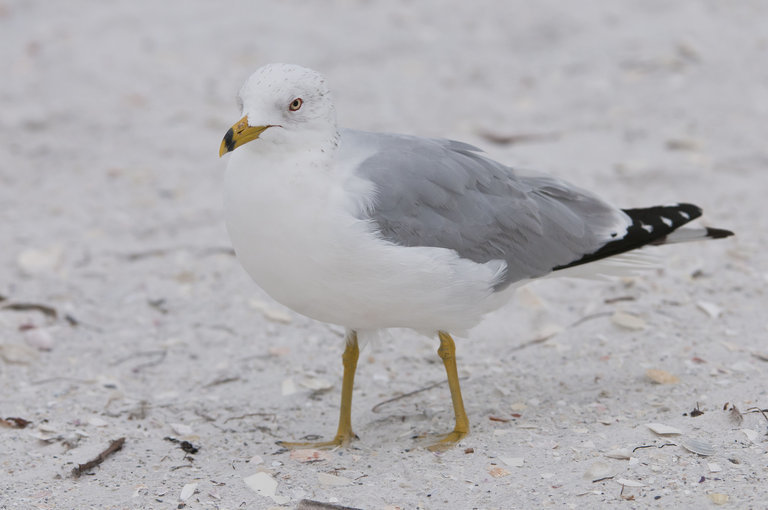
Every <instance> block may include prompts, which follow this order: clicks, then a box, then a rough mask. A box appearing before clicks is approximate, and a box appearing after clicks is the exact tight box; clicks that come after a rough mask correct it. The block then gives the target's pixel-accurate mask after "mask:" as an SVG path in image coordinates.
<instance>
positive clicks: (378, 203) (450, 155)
mask: <svg viewBox="0 0 768 510" xmlns="http://www.w3.org/2000/svg"><path fill="white" fill-rule="evenodd" d="M239 99H240V102H241V103H240V104H241V107H242V118H241V119H240V120H239V121H238V122H237V123H236V124H235V125H234V126H232V128H230V129H229V131H227V133H226V135H225V137H224V140H223V141H222V143H221V149H220V155H224V154H225V153H228V152H232V151H234V152H233V153H232V155H231V156H230V159H229V162H228V164H227V174H226V184H225V216H226V224H227V230H228V232H229V235H230V238H231V240H232V244H233V246H234V248H235V252H236V253H237V257H238V259H239V260H240V262H241V264H242V265H243V267H244V268H245V269H246V271H247V272H248V273H250V275H251V276H252V277H253V279H254V280H255V281H256V282H257V283H258V284H259V285H260V286H261V287H262V288H263V289H264V290H265V291H266V292H267V293H268V294H269V295H270V296H272V297H273V298H274V299H275V300H277V301H278V302H280V303H282V304H284V305H286V306H288V307H289V308H292V309H293V310H295V311H297V312H298V313H301V314H303V315H306V316H308V317H312V318H314V319H317V320H320V321H325V322H328V323H333V324H338V325H341V326H344V327H345V328H346V331H347V333H346V348H345V350H344V354H343V356H342V360H343V366H344V376H343V382H342V391H341V411H340V418H339V426H338V430H337V433H336V436H335V437H334V439H333V440H331V441H328V442H322V443H283V444H285V445H287V446H303V447H306V446H314V447H330V446H336V445H343V444H346V443H348V442H349V440H350V439H352V438H353V437H355V436H354V433H353V432H352V422H351V405H352V387H353V383H354V376H355V370H356V366H357V359H358V354H359V348H358V342H357V335H358V332H360V331H368V330H377V329H382V328H395V327H405V328H412V329H415V330H418V331H421V332H427V333H431V334H437V336H438V337H439V339H440V347H439V349H438V355H439V356H440V358H442V360H443V363H444V365H445V370H446V373H447V377H448V383H449V387H450V391H451V397H452V400H453V408H454V414H455V420H456V421H455V427H454V430H453V432H451V433H449V434H448V435H446V436H445V437H443V438H442V439H441V440H440V441H438V442H437V443H436V444H435V445H433V446H432V447H431V448H433V449H441V448H445V447H448V446H450V445H452V444H454V443H455V442H457V441H458V440H460V439H461V438H462V437H464V436H465V435H466V434H467V433H468V432H469V420H468V419H467V415H466V413H465V411H464V405H463V402H462V397H461V390H460V388H459V380H458V375H457V371H456V358H455V346H454V342H453V339H452V338H451V336H450V335H449V333H448V332H449V331H452V332H460V331H466V330H468V329H469V328H471V327H472V326H474V325H475V324H477V323H478V322H479V321H480V320H481V318H482V317H483V315H484V314H486V313H487V312H489V311H492V310H494V309H496V308H498V307H499V306H501V305H502V304H503V303H504V302H506V301H507V300H508V298H509V297H510V294H511V290H512V289H513V288H515V287H516V286H518V285H520V284H522V283H525V282H526V281H529V280H532V279H534V278H540V277H543V276H546V275H548V274H550V273H553V272H556V273H557V272H561V271H562V272H563V273H567V272H568V271H565V270H573V269H574V268H576V269H584V268H585V266H584V264H588V263H589V265H588V266H586V269H587V270H592V271H594V272H596V273H600V272H603V271H606V270H607V271H609V272H610V271H612V269H611V268H609V267H608V266H607V265H606V264H605V261H606V259H607V258H610V259H609V260H613V261H615V260H616V256H618V258H619V259H621V258H622V257H626V255H622V254H625V253H626V252H628V251H630V250H634V249H636V248H639V247H641V246H644V245H647V244H664V243H667V242H674V241H688V240H693V239H701V238H721V237H727V236H730V235H732V232H729V231H727V230H722V229H714V228H700V229H690V228H685V229H680V230H677V229H678V227H680V226H681V225H683V224H685V223H688V222H689V221H691V220H693V219H695V218H697V217H698V216H700V215H701V210H700V209H699V208H698V207H696V206H694V205H691V204H676V205H669V206H656V207H649V208H644V209H623V210H622V209H619V208H616V207H613V206H611V205H609V204H608V203H606V202H605V201H603V200H601V199H600V198H598V197H596V196H595V195H593V194H592V193H590V192H588V191H585V190H582V189H579V188H578V187H576V186H573V185H571V184H569V183H566V182H564V181H561V180H558V179H555V178H552V177H548V176H524V175H520V174H519V173H518V172H517V171H515V170H514V169H512V168H510V167H507V166H505V165H502V164H500V163H497V162H495V161H493V160H491V159H488V158H486V157H485V156H483V155H482V154H481V153H480V150H479V149H477V148H476V147H473V146H471V145H468V144H465V143H461V142H456V141H450V140H439V139H429V138H419V137H415V136H405V135H396V134H384V133H368V132H363V131H355V130H350V129H339V128H338V127H337V125H336V114H335V108H334V104H333V101H332V100H331V96H330V93H329V91H328V88H327V86H326V83H325V80H324V79H323V77H322V76H320V75H319V74H318V73H316V72H315V71H312V70H310V69H306V68H303V67H299V66H295V65H287V64H270V65H266V66H264V67H261V68H260V69H258V70H257V71H256V72H255V73H253V74H252V75H251V76H250V77H249V78H248V79H247V80H246V82H245V84H244V85H243V87H242V89H241V90H240V93H239ZM254 141H255V142H254ZM249 142H252V143H249ZM235 149H238V150H236V151H235Z"/></svg>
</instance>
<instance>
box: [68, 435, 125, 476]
mask: <svg viewBox="0 0 768 510" xmlns="http://www.w3.org/2000/svg"><path fill="white" fill-rule="evenodd" d="M123 443H125V438H124V437H121V438H120V439H115V440H114V441H112V442H111V443H110V444H109V446H108V447H107V449H106V450H104V451H103V452H101V453H100V454H98V455H97V456H96V458H95V459H92V460H89V461H88V462H86V463H85V464H78V465H77V467H76V468H75V469H73V470H72V476H74V477H75V478H78V477H79V476H80V475H82V474H83V473H84V472H86V471H88V470H89V469H93V468H95V467H96V466H98V465H99V464H101V463H102V462H104V461H105V460H107V457H109V456H110V455H112V454H113V453H115V452H117V451H120V450H121V449H122V448H123Z"/></svg>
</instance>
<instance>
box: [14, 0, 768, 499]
mask: <svg viewBox="0 0 768 510" xmlns="http://www.w3.org/2000/svg"><path fill="white" fill-rule="evenodd" d="M566 5H567V7H564V6H566ZM766 19H768V4H766V3H765V2H761V1H757V0H755V1H743V2H738V3H737V2H729V3H724V2H719V1H716V0H710V1H705V0H701V1H695V0H680V1H676V2H668V1H666V0H663V1H662V0H642V1H640V0H637V1H627V2H603V1H580V2H568V3H567V4H566V3H563V2H559V1H554V0H548V1H540V2H530V1H523V0H519V1H517V0H515V1H495V2H492V1H482V0H481V1H473V2H451V3H450V6H449V3H448V2H438V1H420V2H415V1H405V0H399V1H391V2H375V1H353V0H345V1H342V0H339V1H326V2H310V1H287V2H261V1H253V0H247V1H246V0H234V1H232V2H227V3H221V2H202V1H196V2H192V1H181V0H173V1H163V2H158V1H155V2H149V1H146V0H132V1H119V2H95V1H88V0H69V1H67V2H51V1H39V0H16V1H13V0H0V42H2V44H0V64H2V79H0V112H2V113H1V114H0V136H1V139H2V142H0V213H1V214H2V216H1V217H2V227H1V228H0V246H2V250H0V294H1V295H2V297H3V298H4V299H3V301H2V302H0V418H4V419H6V420H5V422H4V424H3V426H0V508H3V509H5V508H9V509H10V508H13V509H17V508H24V509H26V508H78V509H82V508H176V507H177V506H178V507H179V508H182V507H184V508H256V509H261V508H269V507H272V506H276V507H277V506H281V505H283V506H284V507H288V508H295V507H296V506H297V505H299V502H300V501H301V500H302V499H309V500H314V501H320V502H325V503H331V504H334V505H345V506H350V507H355V508H366V509H369V508H370V509H377V508H382V509H383V508H390V509H392V508H401V509H406V508H408V509H413V508H430V509H431V508H436V509H443V508H462V509H463V508H533V507H556V508H562V507H569V508H575V507H588V508H590V507H614V506H615V507H624V508H641V507H648V506H655V507H660V508H673V507H674V508H693V507H696V508H701V507H706V506H714V505H718V504H722V505H724V507H729V508H765V505H766V496H768V453H767V452H766V447H767V445H768V439H767V437H766V432H767V431H768V421H767V420H766V418H764V417H763V416H761V415H760V414H759V413H750V412H748V410H749V409H752V408H766V407H768V392H767V390H766V388H767V387H768V385H767V384H766V383H767V382H768V377H766V371H768V345H767V344H766V336H768V319H766V315H765V308H766V302H767V300H766V294H765V290H764V289H765V286H766V283H768V264H767V261H768V257H766V253H765V251H764V246H765V245H766V242H768V238H767V237H768V215H767V214H766V207H765V193H766V190H768V145H766V138H767V135H768V59H767V57H766V55H768V23H766V21H765V20H766ZM272 61H285V62H292V63H298V64H303V65H307V66H310V67H313V68H315V69H318V70H320V71H321V72H323V73H324V74H325V75H326V77H327V78H328V80H329V82H330V83H331V86H332V88H333V89H334V91H335V97H336V101H337V104H338V113H339V119H340V122H341V123H342V124H343V125H346V126H350V127H358V128H364V129H371V130H387V131H399V132H409V133H416V134H423V135H430V136H442V137H453V138H458V139H461V140H465V141H468V142H470V143H474V144H477V145H479V146H481V147H483V148H484V149H485V150H486V151H487V152H488V153H489V154H490V155H492V156H493V157H495V158H498V159H502V160H503V161H506V162H508V163H510V164H514V165H518V166H522V167H529V168H535V169H538V170H542V171H547V172H549V173H552V174H555V175H557V176H560V177H562V178H566V179H568V180H570V181H572V182H574V183H578V184H579V185H581V186H584V187H587V188H590V189H593V190H595V191H597V192H599V193H600V194H601V195H603V196H605V197H607V198H609V199H610V200H611V201H613V202H615V203H617V204H619V205H622V206H625V207H632V206H642V205H653V204H656V203H667V202H675V201H681V200H685V201H690V202H694V203H697V204H699V205H701V206H702V207H703V208H704V210H705V217H704V220H703V221H704V223H705V224H711V225H714V226H719V227H725V228H731V229H733V230H735V231H736V232H737V234H738V235H737V237H735V238H732V239H729V240H726V241H719V242H709V243H700V244H689V245H677V246H670V247H665V248H660V249H656V250H655V251H654V253H656V254H658V255H661V256H662V257H663V263H662V268H661V269H659V270H657V271H656V270H654V271H650V272H649V273H648V274H646V275H644V276H642V277H638V278H633V279H620V280H614V281H610V282H594V281H582V280H571V279H552V280H546V281H542V282H535V283H534V284H532V285H530V286H529V287H526V288H525V289H524V290H522V291H520V292H519V293H518V295H517V296H516V297H515V298H514V299H513V300H512V302H511V303H510V304H509V306H507V307H506V308H504V309H502V310H500V311H498V312H497V313H494V314H492V315H491V316H489V317H488V319H487V320H486V321H485V322H484V323H483V324H482V325H481V326H479V327H477V328H476V329H475V330H474V331H472V332H471V334H470V335H469V337H468V338H466V339H459V340H458V342H457V343H458V351H459V370H460V373H461V375H462V377H464V380H463V389H464V397H465V402H466V404H467V410H468V413H469V415H470V419H471V421H472V426H473V429H472V433H471V435H470V436H469V437H468V438H466V439H465V440H463V441H462V442H461V443H460V445H459V446H458V447H456V448H455V449H453V450H451V451H448V452H446V453H443V454H434V453H431V452H429V451H427V450H425V449H424V448H421V447H420V446H419V445H420V443H419V441H418V440H417V439H414V436H418V435H419V434H422V433H436V432H443V431H447V430H449V429H450V428H451V426H452V413H451V407H450V399H449V397H448V390H447V387H446V386H445V385H444V384H443V385H438V386H436V387H434V388H431V389H428V390H425V391H421V392H419V393H417V394H414V395H411V396H406V397H403V398H400V399H397V400H394V401H392V402H388V403H384V404H382V405H378V404H381V403H383V402H385V401H388V400H389V399H393V398H395V397H398V396H402V395H404V394H406V393H409V392H413V391H415V390H419V389H423V388H426V387H428V386H429V385H431V384H432V383H435V382H440V381H443V380H444V373H443V370H442V366H441V364H440V363H439V359H438V358H437V356H436V354H435V349H436V348H437V342H436V340H435V339H427V338H423V337H420V336H418V335H416V334H415V333H412V332H408V331H395V332H393V333H392V334H391V335H388V336H384V337H383V338H382V339H380V340H378V341H372V342H369V344H368V345H367V346H366V348H365V349H364V351H363V353H362V355H361V363H360V367H359V371H358V378H357V381H356V392H355V398H354V410H353V421H354V426H355V430H356V432H357V433H358V434H359V436H360V440H359V441H357V442H355V443H354V445H353V447H352V448H349V449H342V450H338V451H333V452H329V453H323V454H312V453H311V452H310V454H311V455H315V456H316V458H315V459H314V460H313V461H311V462H307V458H306V457H301V456H297V455H293V456H291V454H290V453H289V452H287V451H284V450H281V449H280V448H279V447H278V446H277V445H276V444H275V441H276V440H278V439H297V438H301V437H303V436H306V435H308V434H317V435H320V436H331V435H332V434H333V432H334V431H335V427H336V419H337V412H338V398H339V397H338V396H339V389H340V374H341V363H340V354H341V350H342V342H341V337H340V331H339V330H338V329H335V328H331V327H328V326H326V325H323V324H319V323H316V322H313V321H311V320H309V319H306V318H303V317H301V316H298V315H296V314H294V313H292V312H291V311H290V310H286V309H284V308H282V307H280V306H279V305H277V304H275V303H274V302H272V301H271V300H270V299H269V298H268V297H267V296H265V295H264V294H263V293H262V292H261V291H260V290H259V289H258V288H257V287H256V286H255V285H254V284H253V283H252V282H251V281H250V280H249V279H248V277H247V276H246V274H245V273H244V272H243V270H242V269H241V268H240V267H239V265H238V263H237V261H236V259H235V258H234V257H233V256H232V253H231V252H230V250H229V244H228V240H227V236H226V232H225V229H224V226H223V223H222V207H221V183H222V177H223V169H224V166H225V161H224V160H221V159H219V158H218V157H217V152H218V147H219V143H220V140H221V138H222V136H223V134H224V131H225V130H226V129H227V127H229V126H230V125H231V124H232V123H233V122H234V121H235V120H236V119H237V118H238V111H237V108H236V106H235V101H234V95H235V92H236V91H237V89H238V88H239V87H240V85H241V83H242V81H243V80H244V78H245V77H246V76H247V75H248V74H249V73H250V72H251V71H253V70H254V69H255V68H256V67H258V66H259V65H261V64H263V63H267V62H272ZM24 304H35V305H45V307H48V308H40V307H38V308H35V307H32V308H29V307H25V306H20V305H24ZM44 312H47V313H48V314H47V315H46V313H44ZM54 312H55V316H54V315H53V314H54ZM627 314H628V315H627ZM649 370H650V371H651V372H649ZM654 370H655V371H660V372H653V371H654ZM649 374H650V376H653V377H655V378H656V379H659V380H661V381H662V383H661V384H660V383H658V382H654V381H653V378H652V377H649ZM675 380H676V381H677V382H674V381H675ZM726 404H727V409H728V410H724V407H726ZM377 405H378V406H377ZM734 405H735V406H736V408H737V409H738V410H740V411H741V413H743V414H742V416H741V419H739V415H738V413H736V412H735V411H732V410H731V409H732V406H734ZM697 406H698V409H699V410H700V411H702V412H703V414H699V413H693V415H692V414H691V412H692V411H693V410H694V409H695V408H696V407H697ZM8 418H22V419H24V420H28V421H29V422H31V424H29V425H28V426H27V427H26V428H20V426H21V425H22V424H23V422H21V421H19V420H7V419H8ZM649 423H660V424H663V425H666V426H669V427H674V428H675V429H677V431H678V432H680V433H679V434H676V435H667V436H660V435H657V434H655V433H653V432H652V431H651V430H650V429H649V428H648V427H647V424H649ZM118 438H125V443H124V446H123V448H122V450H120V451H117V452H115V453H113V454H112V455H110V456H108V457H107V458H106V460H105V461H104V462H103V463H102V464H101V465H100V466H97V467H94V468H92V469H89V470H86V472H85V473H84V474H83V475H82V476H80V477H79V478H74V477H73V476H72V474H71V473H72V470H73V468H75V467H76V466H77V465H79V464H83V463H85V462H86V461H88V460H91V459H93V458H94V457H96V456H97V455H98V453H99V452H101V451H102V450H104V449H105V448H106V447H107V446H109V444H110V442H111V441H113V440H116V439H118ZM167 438H173V439H175V440H177V441H184V440H186V441H188V442H189V443H191V445H192V446H194V447H196V448H199V450H198V451H197V452H196V453H187V452H185V451H184V450H183V449H182V448H181V447H182V443H180V442H173V441H171V440H170V439H167ZM696 441H698V443H697V442H696ZM684 444H685V445H688V446H689V447H691V448H693V449H694V450H697V451H699V452H700V453H706V454H709V455H706V456H703V455H699V454H696V453H692V452H690V451H688V450H686V449H685V448H683V447H682V445H684ZM183 446H187V449H188V450H190V451H191V449H190V448H189V446H188V445H186V444H185V445H183ZM638 447H645V448H639V449H636V448H638ZM613 457H618V458H613ZM260 481H261V482H265V483H266V485H267V486H268V485H269V483H276V484H277V487H276V489H275V491H274V496H273V497H270V496H265V495H264V494H265V493H267V494H269V493H270V488H269V487H266V488H262V489H261V491H262V492H259V491H258V490H256V489H258V483H259V482H260ZM622 487H623V489H622ZM315 506H316V505H315ZM305 507H312V505H311V504H305Z"/></svg>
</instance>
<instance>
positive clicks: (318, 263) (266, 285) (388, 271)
mask: <svg viewBox="0 0 768 510" xmlns="http://www.w3.org/2000/svg"><path fill="white" fill-rule="evenodd" d="M243 152H245V151H243ZM237 156H238V154H237V152H235V153H234V154H232V157H233V160H232V161H230V164H229V166H228V169H227V177H226V185H225V218H226V224H227V230H228V231H229V235H230V238H231V240H232V244H233V246H234V248H235V251H236V253H237V257H238V259H239V260H240V262H241V264H242V265H243V267H244V268H245V269H246V271H247V272H248V273H249V274H250V275H251V276H252V277H253V279H254V280H255V281H256V283H258V284H259V286H261V287H262V288H263V289H264V290H265V291H266V292H267V293H268V294H269V295H270V296H272V298H274V299H275V300H276V301H278V302H280V303H282V304H284V305H285V306H288V307H289V308H291V309H293V310H295V311H297V312H299V313H301V314H303V315H306V316H309V317H312V318H314V319H317V320H321V321H324V322H329V323H334V324H339V325H342V326H345V327H349V328H353V329H361V330H365V329H380V328H388V327H408V328H413V329H417V330H421V331H435V330H438V329H444V330H452V331H457V330H466V329H468V328H470V327H472V326H473V325H475V324H476V323H477V322H478V321H479V320H480V319H481V317H482V315H483V314H484V313H486V312H488V311H490V310H491V309H493V308H495V307H496V306H498V304H499V303H500V299H499V298H500V296H498V295H494V293H493V292H492V291H491V288H492V285H493V281H494V279H495V278H496V277H497V276H498V272H499V270H500V269H501V267H502V266H501V265H500V263H494V262H491V263H488V264H476V263H474V262H471V261H468V260H466V259H461V258H459V257H458V255H457V254H456V253H455V252H453V251H451V250H444V249H438V248H405V247H401V246H396V245H393V244H391V243H388V242H386V241H383V240H381V239H379V238H377V237H376V236H375V235H374V233H373V231H372V228H371V226H370V225H369V224H368V223H367V222H365V221H362V220H359V219H357V218H356V217H355V214H354V211H355V205H354V203H353V202H354V201H353V200H350V197H349V195H348V191H349V189H348V187H347V188H345V183H343V182H342V183H338V181H335V180H334V179H330V178H329V176H328V175H327V173H325V171H324V170H323V169H321V168H308V169H307V168H302V167H301V166H300V165H297V167H296V169H295V171H292V172H286V171H285V165H281V166H282V167H283V170H282V171H281V172H280V173H279V174H277V173H274V172H271V171H270V170H269V168H268V161H266V160H265V161H264V164H265V166H264V167H262V168H252V167H246V166H245V165H241V164H239V163H240V161H239V160H238V159H235V158H236V157H237ZM334 182H336V184H334Z"/></svg>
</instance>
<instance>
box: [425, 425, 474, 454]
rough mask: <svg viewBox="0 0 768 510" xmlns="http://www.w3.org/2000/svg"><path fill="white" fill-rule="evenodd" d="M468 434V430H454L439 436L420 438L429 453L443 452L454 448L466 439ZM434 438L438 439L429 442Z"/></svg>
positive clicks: (430, 435)
mask: <svg viewBox="0 0 768 510" xmlns="http://www.w3.org/2000/svg"><path fill="white" fill-rule="evenodd" d="M468 433H469V431H468V430H456V429H454V430H453V431H452V432H449V433H448V434H440V435H433V434H429V435H427V436H422V438H423V439H424V442H425V443H427V445H426V448H427V450H429V451H431V452H445V451H448V450H450V449H451V448H453V447H455V446H456V443H458V442H459V441H461V440H462V439H464V437H466V435H467V434H468ZM434 437H437V438H439V439H438V440H437V441H435V442H430V439H432V438H434Z"/></svg>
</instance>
